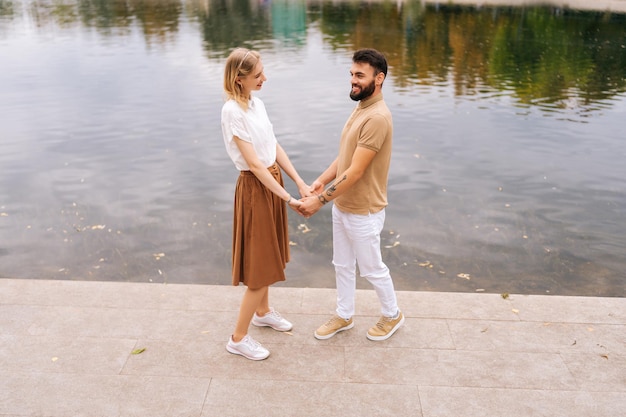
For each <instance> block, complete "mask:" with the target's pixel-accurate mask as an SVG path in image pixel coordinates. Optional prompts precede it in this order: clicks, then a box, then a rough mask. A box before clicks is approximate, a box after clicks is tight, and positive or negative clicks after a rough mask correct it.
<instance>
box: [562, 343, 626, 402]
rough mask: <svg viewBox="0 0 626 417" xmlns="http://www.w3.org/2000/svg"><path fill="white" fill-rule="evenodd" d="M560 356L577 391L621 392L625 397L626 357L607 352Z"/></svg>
mask: <svg viewBox="0 0 626 417" xmlns="http://www.w3.org/2000/svg"><path fill="white" fill-rule="evenodd" d="M561 356H562V357H563V361H564V362H565V364H566V365H567V367H568V368H569V370H570V371H571V373H572V375H573V376H574V378H576V381H577V383H578V387H579V389H583V390H585V391H593V392H603V391H616V392H623V393H625V394H624V396H625V397H626V356H621V355H616V354H614V353H612V352H610V351H608V350H607V351H606V352H605V353H602V354H600V353H587V354H573V353H567V354H562V355H561ZM625 410H626V409H625Z"/></svg>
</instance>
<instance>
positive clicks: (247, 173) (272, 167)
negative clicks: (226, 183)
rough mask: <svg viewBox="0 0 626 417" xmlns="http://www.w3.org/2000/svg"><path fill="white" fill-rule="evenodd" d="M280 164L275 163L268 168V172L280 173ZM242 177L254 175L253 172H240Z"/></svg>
mask: <svg viewBox="0 0 626 417" xmlns="http://www.w3.org/2000/svg"><path fill="white" fill-rule="evenodd" d="M278 169H279V168H278V164H277V163H276V162H274V163H273V164H272V165H270V166H268V167H267V170H268V171H270V172H271V173H275V172H277V171H278ZM239 174H240V175H254V174H253V173H252V171H239Z"/></svg>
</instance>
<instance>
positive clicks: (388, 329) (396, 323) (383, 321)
mask: <svg viewBox="0 0 626 417" xmlns="http://www.w3.org/2000/svg"><path fill="white" fill-rule="evenodd" d="M403 323H404V315H403V314H402V312H401V311H399V312H398V317H397V318H395V319H394V318H393V317H385V316H382V317H381V318H380V319H379V320H378V323H376V326H374V327H372V328H371V329H369V330H368V331H367V338H368V339H369V340H376V341H379V340H386V339H389V338H390V337H391V335H393V334H394V333H395V332H396V330H398V329H399V328H400V326H402V324H403Z"/></svg>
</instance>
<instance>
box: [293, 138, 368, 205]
mask: <svg viewBox="0 0 626 417" xmlns="http://www.w3.org/2000/svg"><path fill="white" fill-rule="evenodd" d="M375 156H376V151H373V150H371V149H368V148H365V147H362V146H357V148H356V150H355V151H354V155H352V160H351V161H350V166H349V167H348V168H347V169H346V170H345V171H344V172H342V173H340V174H338V175H337V177H336V178H335V181H333V183H332V184H331V185H330V186H329V187H328V188H326V190H324V191H323V192H321V193H320V194H318V195H317V196H312V197H306V198H304V199H302V200H301V201H302V204H301V205H300V208H299V211H300V212H301V213H302V214H304V215H305V216H312V215H313V214H315V213H316V212H317V211H318V210H319V209H320V208H321V207H322V206H323V205H324V204H326V203H328V202H329V201H332V200H334V199H335V198H337V197H339V196H340V195H342V194H343V193H345V192H346V191H348V190H349V189H350V187H352V185H354V184H355V183H356V182H357V181H358V180H360V179H361V177H362V176H363V173H364V172H365V170H366V169H367V167H368V166H369V165H370V163H371V162H372V160H373V159H374V157H375ZM336 162H337V161H336V160H335V162H333V164H335V166H336ZM327 171H328V170H327ZM324 172H325V173H326V171H324ZM322 175H323V174H322ZM320 178H322V176H320Z"/></svg>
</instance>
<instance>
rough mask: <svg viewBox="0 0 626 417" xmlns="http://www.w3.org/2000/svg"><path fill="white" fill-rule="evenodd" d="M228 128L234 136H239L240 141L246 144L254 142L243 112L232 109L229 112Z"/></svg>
mask: <svg viewBox="0 0 626 417" xmlns="http://www.w3.org/2000/svg"><path fill="white" fill-rule="evenodd" d="M227 117H228V120H227V123H228V126H229V127H230V131H231V133H232V134H233V136H237V137H238V138H239V139H241V140H244V141H246V142H252V137H251V136H250V132H249V131H248V127H247V126H246V121H245V117H244V114H243V111H241V110H240V109H237V108H232V107H231V108H230V109H229V111H228V116H227Z"/></svg>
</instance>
